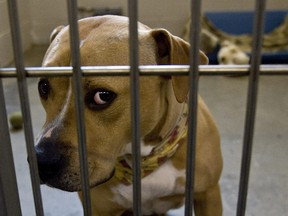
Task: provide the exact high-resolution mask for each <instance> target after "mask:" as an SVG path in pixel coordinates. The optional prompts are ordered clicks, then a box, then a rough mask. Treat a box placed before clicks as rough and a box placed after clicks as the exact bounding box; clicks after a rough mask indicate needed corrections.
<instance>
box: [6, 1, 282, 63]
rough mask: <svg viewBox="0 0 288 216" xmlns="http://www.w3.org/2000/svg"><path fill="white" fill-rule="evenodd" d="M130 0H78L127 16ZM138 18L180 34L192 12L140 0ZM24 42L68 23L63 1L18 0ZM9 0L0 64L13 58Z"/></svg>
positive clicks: (240, 4)
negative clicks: (117, 11) (115, 8)
mask: <svg viewBox="0 0 288 216" xmlns="http://www.w3.org/2000/svg"><path fill="white" fill-rule="evenodd" d="M127 2H128V1H127V0H97V1H95V0H78V5H79V6H90V7H97V8H105V7H121V8H122V9H123V14H124V15H127ZM138 2H139V20H140V21H141V22H143V23H145V24H147V25H148V26H150V27H153V28H158V27H162V28H166V29H168V30H169V31H170V32H172V33H173V34H176V35H181V33H182V31H183V28H184V23H185V22H186V20H187V18H188V15H189V8H190V3H189V0H139V1H138ZM18 4H19V12H20V21H21V30H22V41H23V46H24V48H25V49H26V48H27V47H29V46H30V45H31V43H34V44H46V43H48V39H49V36H50V32H51V31H52V30H53V28H55V27H56V26H58V25H61V24H67V6H66V1H64V0H60V1H59V0H18ZM267 7H268V8H269V9H287V10H288V0H267ZM202 8H203V10H204V11H223V10H252V9H253V8H254V1H252V0H240V1H239V0H202ZM10 41H11V40H10V32H9V24H8V14H7V0H0V66H3V65H7V63H9V62H10V61H11V60H12V51H11V42H10Z"/></svg>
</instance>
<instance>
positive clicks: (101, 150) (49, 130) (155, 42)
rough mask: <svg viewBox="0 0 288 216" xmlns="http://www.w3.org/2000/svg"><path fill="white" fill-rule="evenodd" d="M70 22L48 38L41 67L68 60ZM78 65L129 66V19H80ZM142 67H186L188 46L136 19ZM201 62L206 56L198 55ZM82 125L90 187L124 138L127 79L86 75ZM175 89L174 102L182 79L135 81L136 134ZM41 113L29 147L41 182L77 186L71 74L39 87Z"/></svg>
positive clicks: (102, 176)
mask: <svg viewBox="0 0 288 216" xmlns="http://www.w3.org/2000/svg"><path fill="white" fill-rule="evenodd" d="M68 28H69V27H59V28H57V29H56V30H55V31H54V32H53V33H52V35H51V40H52V41H51V45H50V47H49V49H48V51H47V53H46V55H45V57H44V60H43V66H68V65H71V58H70V56H71V54H70V47H69V29H68ZM79 34H80V51H81V63H82V65H97V66H105V65H129V57H128V56H129V54H128V52H129V51H128V19H127V18H126V17H118V16H103V17H93V18H86V19H83V20H80V21H79ZM139 50H140V56H139V61H140V64H141V65H157V64H158V65H159V64H187V63H188V59H189V57H188V53H189V44H187V43H186V42H184V41H183V40H181V39H180V38H178V37H175V36H173V35H171V34H170V33H169V32H167V31H166V30H164V29H156V30H153V29H150V28H148V27H147V26H145V25H143V24H140V23H139ZM200 59H201V63H202V64H206V63H207V58H206V56H204V54H203V53H202V52H200ZM82 83H83V92H84V101H85V104H84V106H85V111H84V114H85V128H86V142H87V152H88V158H87V160H88V168H89V180H90V186H91V187H93V186H96V185H98V184H101V183H103V182H105V181H107V180H108V179H110V178H111V176H113V171H114V166H115V162H116V159H117V157H119V155H121V154H123V150H124V149H125V147H126V146H127V144H129V143H130V142H131V128H130V108H131V105H130V93H129V92H130V86H129V78H128V77H108V76H107V77H85V78H83V80H82ZM169 86H171V89H174V90H173V91H172V92H174V94H173V97H174V98H175V101H178V103H182V102H184V101H185V99H186V96H187V94H188V79H187V77H183V76H182V77H176V76H175V77H160V76H157V77H156V76H153V77H141V78H140V105H141V108H140V112H141V117H140V121H141V122H140V124H141V136H142V137H144V136H146V135H147V134H151V133H152V131H157V128H159V127H160V126H159V125H160V124H161V122H163V117H164V116H165V113H166V111H167V106H169V103H170V100H171V96H169V95H168V94H169V93H168V92H167V89H168V88H169ZM38 91H39V95H40V98H41V101H42V104H43V107H44V109H45V111H46V122H45V124H44V127H43V131H42V133H41V134H40V135H39V137H38V139H37V144H36V147H35V149H36V155H37V160H38V166H39V173H40V178H41V180H42V182H44V183H46V184H48V185H50V186H53V187H57V188H60V189H63V190H67V191H77V190H80V189H81V186H80V168H79V167H80V164H79V155H78V142H77V129H76V122H75V121H76V120H75V119H76V113H75V108H74V99H75V98H74V94H73V89H72V80H71V78H64V77H46V78H41V79H40V81H39V84H38Z"/></svg>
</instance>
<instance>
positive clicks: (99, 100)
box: [85, 89, 116, 110]
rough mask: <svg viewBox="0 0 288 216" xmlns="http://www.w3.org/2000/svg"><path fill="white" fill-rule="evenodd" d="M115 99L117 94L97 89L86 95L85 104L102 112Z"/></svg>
mask: <svg viewBox="0 0 288 216" xmlns="http://www.w3.org/2000/svg"><path fill="white" fill-rule="evenodd" d="M115 97H116V94H115V93H114V92H112V91H108V90H105V89H96V90H94V91H91V92H88V93H87V94H86V97H85V102H86V105H87V106H88V107H89V108H90V109H95V110H100V109H104V108H106V107H108V106H109V105H110V104H111V103H112V101H113V100H114V99H115Z"/></svg>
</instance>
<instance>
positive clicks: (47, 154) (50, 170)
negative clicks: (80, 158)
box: [35, 139, 64, 183]
mask: <svg viewBox="0 0 288 216" xmlns="http://www.w3.org/2000/svg"><path fill="white" fill-rule="evenodd" d="M58 146H59V145H57V144H55V143H54V142H52V141H51V140H50V139H43V140H42V141H41V142H40V143H38V144H37V146H35V151H36V157H37V162H38V169H39V176H40V179H41V181H42V182H43V183H45V182H47V181H48V180H49V179H52V178H54V177H56V176H57V175H58V174H59V173H60V171H61V169H62V167H63V164H64V161H63V157H62V156H61V153H60V149H59V147H58Z"/></svg>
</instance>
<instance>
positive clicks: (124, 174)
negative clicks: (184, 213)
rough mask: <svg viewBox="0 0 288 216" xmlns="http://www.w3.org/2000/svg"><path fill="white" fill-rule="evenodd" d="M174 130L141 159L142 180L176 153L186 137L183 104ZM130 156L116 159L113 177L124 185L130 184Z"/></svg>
mask: <svg viewBox="0 0 288 216" xmlns="http://www.w3.org/2000/svg"><path fill="white" fill-rule="evenodd" d="M182 109H183V110H182V112H181V115H180V116H179V118H178V120H177V122H176V124H175V126H174V128H173V129H172V130H170V132H169V133H168V134H167V135H166V137H164V139H163V141H162V142H161V143H160V144H159V145H157V146H156V147H154V148H153V149H152V151H151V153H150V154H149V155H147V156H142V157H141V176H142V178H144V177H145V176H147V175H149V174H150V173H152V172H153V171H155V170H156V169H157V168H158V167H160V166H161V165H162V164H164V163H165V162H166V161H167V160H168V159H169V158H171V157H172V156H173V155H174V154H175V152H176V151H177V149H178V147H179V146H180V144H182V143H183V142H184V138H185V137H186V135H187V122H188V105H187V104H186V103H185V104H184V106H183V108H182ZM131 164H132V155H131V154H126V155H123V156H121V157H119V158H118V160H117V163H116V166H115V176H116V178H118V179H119V180H120V182H121V183H123V184H125V185H129V184H132V176H133V175H132V166H131Z"/></svg>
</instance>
